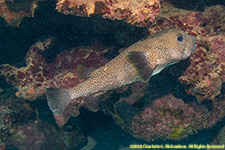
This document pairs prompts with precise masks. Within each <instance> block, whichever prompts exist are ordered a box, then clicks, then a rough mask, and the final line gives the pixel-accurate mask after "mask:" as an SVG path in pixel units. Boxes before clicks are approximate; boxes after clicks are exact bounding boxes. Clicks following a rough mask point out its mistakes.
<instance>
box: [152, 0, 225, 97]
mask: <svg viewBox="0 0 225 150" xmlns="http://www.w3.org/2000/svg"><path fill="white" fill-rule="evenodd" d="M164 5H166V6H165V8H164V7H162V14H160V17H158V18H157V20H156V21H155V23H154V25H152V26H151V27H150V28H149V32H150V34H151V33H154V32H157V31H159V30H163V29H167V28H178V29H181V30H184V31H186V32H187V33H188V34H190V35H193V36H196V38H197V41H198V48H197V50H195V51H194V52H193V53H192V55H191V57H190V62H191V65H190V66H189V67H188V69H187V70H186V71H185V73H184V74H183V75H182V76H181V77H180V81H181V82H182V83H185V84H188V85H189V88H188V89H187V93H188V94H192V95H194V96H196V97H197V99H198V100H199V101H203V100H205V99H209V100H212V99H214V98H215V97H216V96H217V95H219V94H220V90H221V86H222V83H223V82H224V75H225V72H224V60H225V59H224V53H225V38H224V36H225V20H224V17H225V13H222V12H223V10H224V6H221V5H217V6H213V7H209V8H207V9H205V11H204V12H190V11H185V10H180V9H176V8H173V9H172V8H171V7H172V6H170V5H169V4H168V3H166V2H164V3H163V4H162V6H164ZM171 10H173V11H171Z"/></svg>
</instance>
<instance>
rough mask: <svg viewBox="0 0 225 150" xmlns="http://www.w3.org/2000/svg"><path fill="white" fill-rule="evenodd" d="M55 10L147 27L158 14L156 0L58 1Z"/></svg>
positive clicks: (157, 2)
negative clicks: (94, 15) (99, 16)
mask: <svg viewBox="0 0 225 150" xmlns="http://www.w3.org/2000/svg"><path fill="white" fill-rule="evenodd" d="M56 9H57V10H58V11H59V12H62V13H64V14H72V15H77V16H90V15H93V14H96V15H101V16H103V17H104V18H109V19H112V20H115V19H117V20H124V21H125V22H127V23H129V24H131V25H133V24H137V25H138V26H147V25H149V24H150V23H152V22H153V21H154V20H155V18H156V17H157V16H158V14H159V10H160V3H159V1H158V0H141V1H140V0H133V1H129V0H119V1H118V0H91V1H89V0H60V1H59V2H58V3H57V7H56Z"/></svg>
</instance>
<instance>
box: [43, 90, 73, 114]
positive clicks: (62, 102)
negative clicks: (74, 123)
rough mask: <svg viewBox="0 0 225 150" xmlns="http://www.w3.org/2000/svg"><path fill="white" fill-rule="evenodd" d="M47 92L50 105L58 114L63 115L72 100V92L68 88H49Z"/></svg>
mask: <svg viewBox="0 0 225 150" xmlns="http://www.w3.org/2000/svg"><path fill="white" fill-rule="evenodd" d="M45 94H46V97H47V102H48V106H49V108H50V110H51V111H52V112H53V113H54V114H55V115H56V116H59V115H61V114H62V113H63V111H64V110H65V108H66V107H67V106H68V104H69V103H70V102H71V101H72V98H71V97H70V92H69V91H68V90H66V89H60V88H48V89H47V90H46V93H45Z"/></svg>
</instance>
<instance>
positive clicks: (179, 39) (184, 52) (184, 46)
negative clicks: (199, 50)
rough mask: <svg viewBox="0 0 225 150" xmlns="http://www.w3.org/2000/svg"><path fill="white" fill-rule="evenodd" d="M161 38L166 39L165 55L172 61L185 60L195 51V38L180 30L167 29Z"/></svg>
mask: <svg viewBox="0 0 225 150" xmlns="http://www.w3.org/2000/svg"><path fill="white" fill-rule="evenodd" d="M163 38H166V40H165V41H166V42H165V45H166V46H167V54H168V57H170V59H171V60H173V61H181V60H184V59H187V58H188V57H189V56H190V55H191V53H192V52H193V51H194V50H195V49H196V47H197V44H196V38H195V37H194V36H191V35H188V34H187V33H185V32H184V31H182V30H178V29H169V30H168V31H167V32H166V33H165V36H163Z"/></svg>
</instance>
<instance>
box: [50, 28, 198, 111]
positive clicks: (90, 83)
mask: <svg viewBox="0 0 225 150" xmlns="http://www.w3.org/2000/svg"><path fill="white" fill-rule="evenodd" d="M195 49H196V38H195V37H193V36H190V35H187V34H186V33H185V32H183V31H181V30H177V29H168V30H163V31H160V32H158V33H156V34H153V35H150V36H148V37H146V38H145V39H143V40H141V41H139V42H137V43H135V44H133V45H131V46H130V47H128V48H127V49H126V50H124V51H123V52H122V53H121V54H120V55H118V56H117V57H115V58H114V59H113V60H111V61H110V62H108V63H107V64H105V65H104V66H102V67H100V68H98V69H96V70H95V71H93V72H92V73H91V75H90V77H89V79H88V80H86V81H84V82H82V83H80V84H78V85H77V86H75V87H73V88H70V89H57V88H49V89H47V91H46V96H47V99H48V105H49V107H50V109H51V110H52V111H53V113H54V114H55V115H60V114H62V112H63V111H64V109H65V108H66V107H67V105H68V104H69V103H70V102H71V101H72V100H73V99H76V98H79V97H82V96H89V95H91V94H95V93H100V92H105V91H108V90H111V89H115V88H117V87H120V86H123V85H127V84H130V83H133V82H136V81H139V80H141V81H142V82H148V81H149V79H150V78H151V76H153V75H156V74H157V73H159V72H160V71H161V70H163V69H164V68H165V67H167V66H169V65H171V64H174V63H177V62H179V61H181V60H184V59H186V58H188V57H189V56H190V54H191V52H192V51H193V50H195Z"/></svg>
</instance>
